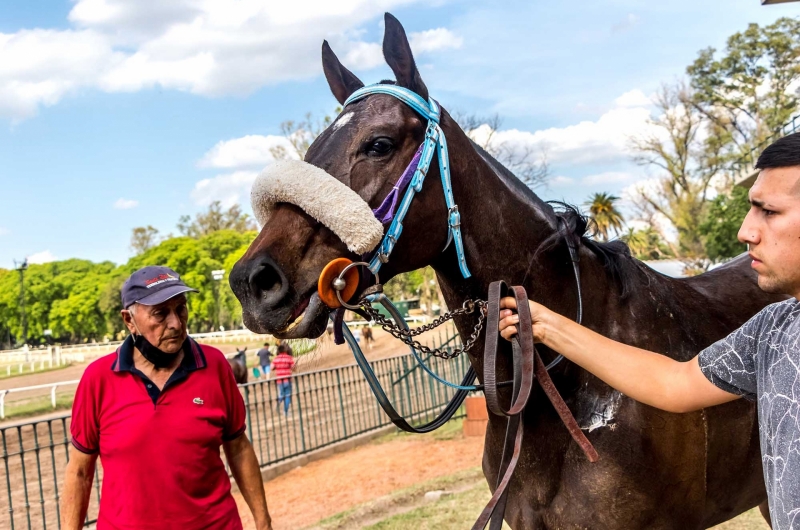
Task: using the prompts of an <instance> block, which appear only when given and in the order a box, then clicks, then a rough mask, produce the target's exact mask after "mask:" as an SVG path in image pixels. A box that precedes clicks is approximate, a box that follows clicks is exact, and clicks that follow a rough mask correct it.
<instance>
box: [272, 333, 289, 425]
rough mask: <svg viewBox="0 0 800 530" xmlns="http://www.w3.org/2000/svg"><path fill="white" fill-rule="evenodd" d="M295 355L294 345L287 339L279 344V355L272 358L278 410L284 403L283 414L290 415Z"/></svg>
mask: <svg viewBox="0 0 800 530" xmlns="http://www.w3.org/2000/svg"><path fill="white" fill-rule="evenodd" d="M293 369H294V357H292V347H291V346H289V343H288V342H286V341H283V342H281V344H280V345H279V346H278V355H276V356H275V358H274V359H272V370H273V372H274V373H275V383H276V384H277V385H278V410H280V409H281V403H283V415H284V416H287V417H288V416H289V406H290V405H291V404H292V379H291V378H292V370H293Z"/></svg>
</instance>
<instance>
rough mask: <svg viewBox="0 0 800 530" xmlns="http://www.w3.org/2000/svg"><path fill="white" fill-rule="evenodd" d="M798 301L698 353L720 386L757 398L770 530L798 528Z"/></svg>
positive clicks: (775, 307)
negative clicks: (770, 517)
mask: <svg viewBox="0 0 800 530" xmlns="http://www.w3.org/2000/svg"><path fill="white" fill-rule="evenodd" d="M798 317H800V302H798V300H797V299H795V298H791V299H789V300H786V301H784V302H779V303H777V304H771V305H768V306H767V307H765V308H764V309H762V310H761V311H760V312H759V313H758V314H757V315H756V316H754V317H753V318H751V319H750V320H748V321H747V322H746V323H745V324H744V325H743V326H742V327H741V328H739V329H737V330H736V331H734V332H733V333H731V334H730V335H728V336H727V337H725V338H724V339H722V340H720V341H718V342H716V343H714V344H712V345H711V346H709V347H708V348H706V349H705V350H703V351H702V352H700V359H699V361H700V369H701V370H702V371H703V374H705V376H706V377H708V379H709V380H710V381H711V382H712V383H714V384H715V385H716V386H718V387H719V388H721V389H723V390H725V391H727V392H731V393H733V394H738V395H742V396H744V397H746V398H748V399H750V400H758V430H759V433H760V436H761V461H762V463H763V466H764V481H765V483H766V485H767V495H768V497H769V512H770V515H771V516H772V528H773V529H775V530H778V529H780V530H789V529H798V530H800V318H798Z"/></svg>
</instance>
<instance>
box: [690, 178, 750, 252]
mask: <svg viewBox="0 0 800 530" xmlns="http://www.w3.org/2000/svg"><path fill="white" fill-rule="evenodd" d="M749 210H750V202H749V200H748V191H747V189H745V188H742V187H740V186H736V187H734V188H733V190H731V192H730V193H727V194H726V193H721V194H719V195H717V196H716V197H715V198H714V200H713V201H711V204H710V205H709V208H708V215H707V216H706V219H705V221H703V223H702V224H701V225H700V233H701V234H702V235H703V237H704V240H705V247H706V252H707V253H708V257H709V258H710V259H712V260H714V261H720V260H725V259H728V258H733V257H735V256H738V255H739V254H741V253H742V252H745V251H746V250H747V247H746V246H745V245H744V244H742V243H740V242H739V241H738V237H737V234H738V233H739V228H741V226H742V222H743V221H744V218H745V216H746V215H747V212H748V211H749Z"/></svg>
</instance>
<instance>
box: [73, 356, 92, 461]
mask: <svg viewBox="0 0 800 530" xmlns="http://www.w3.org/2000/svg"><path fill="white" fill-rule="evenodd" d="M90 368H91V367H90ZM97 377H98V376H97V374H95V370H92V369H87V370H86V371H85V372H84V373H83V376H82V377H81V381H80V383H78V389H77V390H76V391H75V399H74V400H73V402H72V420H71V422H70V427H69V429H70V434H71V435H72V445H74V446H75V449H77V450H78V451H80V452H82V453H86V454H88V455H91V454H95V453H97V452H98V451H99V450H100V421H99V415H100V409H99V403H100V395H99V388H100V385H99V384H98V381H97Z"/></svg>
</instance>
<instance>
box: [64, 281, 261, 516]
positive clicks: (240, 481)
mask: <svg viewBox="0 0 800 530" xmlns="http://www.w3.org/2000/svg"><path fill="white" fill-rule="evenodd" d="M191 291H195V290H194V289H191V288H190V287H187V286H186V284H184V283H183V282H182V281H181V279H180V277H179V276H178V274H177V273H176V272H175V271H173V270H171V269H168V268H167V267H144V268H143V269H140V270H138V271H136V272H134V273H133V274H132V275H131V277H130V278H128V280H127V281H126V282H125V284H124V285H123V286H122V307H124V308H125V309H123V310H122V318H123V320H124V321H125V325H126V326H127V327H128V330H129V331H130V335H129V336H128V338H127V339H126V340H125V342H123V343H122V345H121V346H120V347H119V349H118V350H117V351H116V352H114V353H112V354H110V355H107V356H105V357H101V358H100V359H98V360H96V361H94V362H93V363H92V364H90V365H89V366H88V367H87V368H86V371H85V372H84V373H83V377H81V382H80V384H79V385H78V389H77V391H76V392H75V401H74V402H73V405H72V422H71V424H70V433H71V434H72V447H71V448H70V454H69V464H67V470H66V473H65V478H64V493H63V497H62V506H61V528H64V529H66V530H78V529H79V528H83V522H84V520H85V519H86V510H87V508H88V506H89V496H90V495H91V493H92V481H93V480H94V471H95V465H96V463H97V458H98V457H99V458H100V461H101V462H102V464H103V491H102V495H101V500H100V513H99V515H98V517H97V528H98V530H103V529H107V528H109V529H110V528H137V529H156V528H181V529H186V530H191V529H198V530H199V529H204V530H212V529H213V530H241V528H242V522H241V520H240V518H239V511H238V509H237V507H236V502H235V501H234V499H233V497H232V496H231V481H230V479H229V478H228V473H227V472H226V471H225V465H224V464H223V462H222V459H221V458H220V446H221V447H222V449H224V451H225V456H226V459H227V462H228V465H229V466H230V469H231V472H232V473H233V477H234V479H235V480H236V483H237V485H238V486H239V491H241V493H242V496H243V497H244V500H245V501H246V502H247V505H248V506H249V507H250V510H251V512H252V513H253V519H254V521H255V527H256V528H258V529H259V530H270V529H271V528H272V526H271V522H270V517H269V513H268V511H267V501H266V498H265V495H264V485H263V483H262V481H261V470H260V468H259V465H258V460H257V459H256V455H255V452H254V451H253V447H252V445H250V441H249V440H248V439H247V435H246V434H245V432H244V431H245V407H244V401H243V400H242V396H241V394H240V393H239V389H238V388H237V387H236V382H235V381H234V379H233V373H232V371H231V367H230V365H229V364H228V361H227V360H226V359H225V356H224V355H223V354H222V352H220V351H219V350H217V349H215V348H211V347H209V346H201V345H199V344H197V343H196V342H195V341H194V340H192V338H191V337H189V336H188V333H187V329H186V322H187V320H188V316H189V311H188V308H187V306H186V293H188V292H191ZM195 292H196V291H195Z"/></svg>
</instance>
